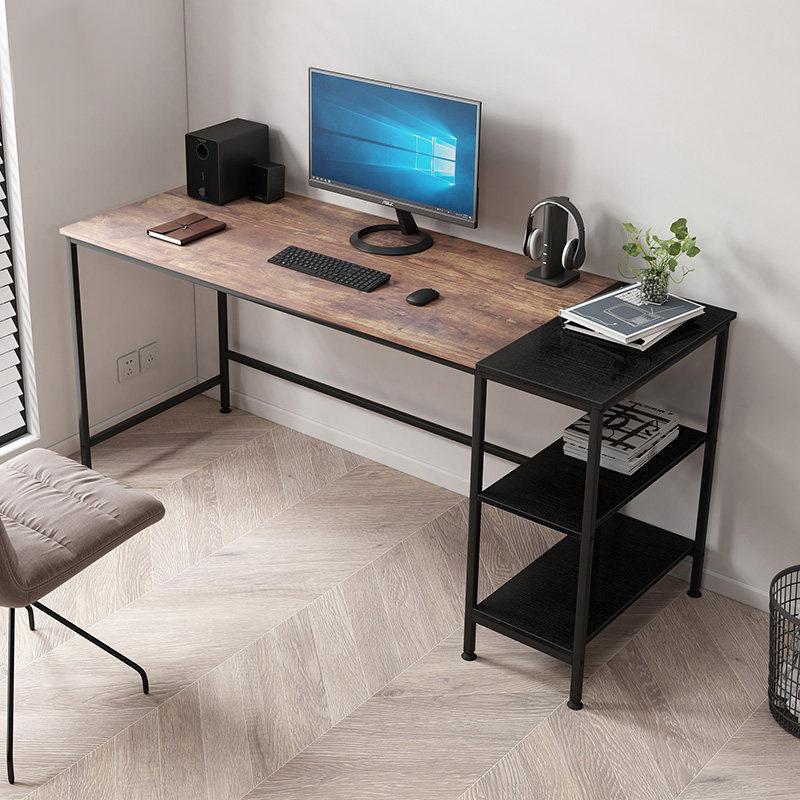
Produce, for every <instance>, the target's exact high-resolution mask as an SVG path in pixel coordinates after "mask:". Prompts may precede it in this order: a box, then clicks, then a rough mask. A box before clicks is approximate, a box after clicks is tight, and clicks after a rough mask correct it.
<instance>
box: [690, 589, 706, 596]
mask: <svg viewBox="0 0 800 800" xmlns="http://www.w3.org/2000/svg"><path fill="white" fill-rule="evenodd" d="M686 594H688V595H689V597H702V596H703V593H702V592H701V591H700V590H699V589H689V591H688V592H686Z"/></svg>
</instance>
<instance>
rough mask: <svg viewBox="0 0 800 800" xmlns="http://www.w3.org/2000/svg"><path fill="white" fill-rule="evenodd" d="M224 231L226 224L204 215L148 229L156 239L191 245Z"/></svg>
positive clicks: (176, 220)
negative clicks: (196, 240)
mask: <svg viewBox="0 0 800 800" xmlns="http://www.w3.org/2000/svg"><path fill="white" fill-rule="evenodd" d="M224 229H225V223H224V222H220V221H219V220H218V219H209V218H208V217H206V216H205V215H203V214H187V215H186V216H185V217H178V219H174V220H172V222H165V223H164V224H163V225H156V226H155V227H154V228H148V229H147V233H148V235H150V236H152V237H153V238H154V239H163V240H164V241H165V242H171V243H172V244H189V242H193V241H194V240H195V239H202V238H203V236H208V235H209V234H210V233H216V232H217V231H221V230H224Z"/></svg>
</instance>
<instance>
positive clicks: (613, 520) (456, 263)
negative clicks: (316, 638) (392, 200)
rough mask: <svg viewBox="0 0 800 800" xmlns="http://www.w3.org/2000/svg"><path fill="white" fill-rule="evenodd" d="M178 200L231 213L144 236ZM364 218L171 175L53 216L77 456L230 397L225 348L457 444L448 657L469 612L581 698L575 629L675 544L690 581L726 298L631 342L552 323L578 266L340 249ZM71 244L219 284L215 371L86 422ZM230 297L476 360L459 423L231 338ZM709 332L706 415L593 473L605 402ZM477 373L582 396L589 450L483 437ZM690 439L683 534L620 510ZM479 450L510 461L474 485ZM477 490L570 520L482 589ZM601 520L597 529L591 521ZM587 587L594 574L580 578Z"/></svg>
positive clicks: (628, 596) (662, 564) (448, 241)
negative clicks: (524, 447)
mask: <svg viewBox="0 0 800 800" xmlns="http://www.w3.org/2000/svg"><path fill="white" fill-rule="evenodd" d="M190 211H200V212H203V213H205V214H207V215H209V216H212V217H215V218H218V219H221V220H224V221H225V222H226V223H227V224H228V228H227V229H226V230H225V231H223V232H221V233H219V234H215V235H213V236H209V237H208V238H206V239H201V240H199V241H197V242H194V243H192V244H189V245H186V246H184V247H178V246H175V245H171V244H169V243H167V242H162V241H159V240H157V239H152V238H150V237H149V236H148V235H147V233H146V229H147V228H148V227H150V226H152V225H157V224H159V223H162V222H167V221H169V220H171V219H175V218H176V217H179V216H181V215H183V214H186V213H188V212H190ZM377 222H380V220H379V219H377V218H375V217H371V216H368V215H366V214H361V213H358V212H356V211H351V210H348V209H344V208H340V207H338V206H334V205H330V204H327V203H322V202H319V201H316V200H310V199H308V198H304V197H298V196H294V195H288V196H287V197H286V198H285V199H283V200H281V201H280V202H277V203H273V204H271V205H262V204H260V203H255V202H251V201H248V200H240V201H237V202H235V203H231V204H229V205H226V206H223V207H221V208H217V207H215V206H209V205H205V204H202V203H200V202H197V201H193V200H190V199H189V198H187V197H186V195H185V193H184V190H183V189H175V190H173V191H171V192H166V193H165V194H160V195H156V196H155V197H151V198H149V199H147V200H143V201H142V202H139V203H132V204H131V205H128V206H124V207H123V208H119V209H116V210H114V211H109V212H107V213H105V214H100V215H99V216H97V217H94V218H93V219H90V220H86V221H85V222H78V223H75V224H74V225H68V226H67V227H65V228H62V230H61V233H62V234H64V236H65V237H66V238H67V242H68V257H69V264H70V268H71V276H72V295H73V299H74V321H75V344H76V348H75V351H76V358H77V383H78V394H79V401H80V428H79V430H80V443H81V460H82V461H83V463H84V464H86V465H87V466H91V448H92V446H93V445H95V444H97V443H98V442H102V441H104V440H105V439H108V438H109V437H111V436H114V435H115V434H117V433H120V432H121V431H124V430H126V429H127V428H130V427H131V426H132V425H136V424H138V423H139V422H142V421H143V420H145V419H148V418H149V417H152V416H154V415H155V414H157V413H159V412H160V411H164V410H166V409H167V408H171V407H172V406H175V405H177V404H178V403H180V402H182V401H183V400H186V399H188V398H190V397H193V396H194V395H197V394H200V393H201V392H205V391H208V390H209V389H211V388H212V387H216V386H219V387H220V405H221V408H220V410H221V411H222V412H229V411H230V384H229V364H230V362H231V361H234V362H237V363H239V364H244V365H245V366H248V367H252V368H254V369H257V370H260V371H262V372H265V373H267V374H269V375H275V376H277V377H279V378H282V379H284V380H288V381H292V382H294V383H298V384H300V385H301V386H306V387H308V388H311V389H314V390H316V391H319V392H322V393H324V394H327V395H330V396H332V397H336V398H339V399H340V400H344V401H347V402H349V403H353V404H355V405H357V406H360V407H362V408H367V409H369V410H371V411H374V412H377V413H379V414H383V415H385V416H387V417H391V418H392V419H396V420H400V421H401V422H404V423H407V424H409V425H413V426H415V427H418V428H422V429H423V430H426V431H429V432H431V433H434V434H437V435H438V436H442V437H444V438H446V439H450V440H452V441H456V442H460V443H461V444H464V445H471V447H472V454H471V467H470V499H469V530H468V542H467V565H466V591H465V613H464V650H463V654H462V657H463V658H465V659H466V660H468V661H471V660H474V659H475V658H476V651H475V635H476V626H477V625H480V626H482V627H486V628H490V629H492V630H494V631H496V632H497V633H500V634H502V635H504V636H507V637H510V638H512V639H516V640H517V641H520V642H522V643H524V644H526V645H528V646H530V647H533V648H536V649H538V650H541V651H542V652H545V653H548V654H549V655H551V656H553V657H555V658H559V659H561V660H562V661H565V662H567V663H569V664H571V680H570V693H569V703H568V705H569V707H570V708H573V709H580V708H582V707H583V702H582V699H581V698H582V691H583V675H584V664H585V652H586V645H587V643H588V642H589V641H590V640H591V639H592V638H593V637H594V636H596V635H597V634H598V633H599V632H600V631H602V630H603V629H604V628H605V627H606V626H607V625H608V624H610V623H611V622H612V621H613V620H614V619H615V618H616V617H617V616H619V615H620V614H621V613H622V612H623V611H625V609H626V608H628V607H629V606H630V605H631V603H633V602H635V601H636V600H637V599H638V598H639V597H641V596H642V595H643V594H644V593H645V592H647V591H648V590H649V588H650V587H652V586H654V585H655V584H656V583H657V582H658V581H659V580H660V579H661V578H662V577H663V576H664V575H666V574H667V573H668V572H669V571H670V570H671V569H673V568H674V567H675V565H676V564H678V563H679V562H680V561H681V560H683V559H684V558H685V557H686V556H691V557H692V579H691V583H690V587H689V594H690V595H691V596H692V597H699V596H700V594H701V592H700V588H701V579H702V571H703V563H704V556H705V541H706V533H707V529H708V515H709V509H710V503H711V488H712V482H713V474H714V461H715V452H716V441H717V433H718V428H719V420H720V409H721V403H722V388H723V378H724V373H725V361H726V352H727V341H728V329H729V327H730V325H731V323H732V322H733V320H734V319H735V318H736V314H735V312H733V311H728V310H726V309H722V308H716V307H714V306H709V305H706V307H705V313H704V314H703V315H702V316H701V317H698V318H696V319H694V320H691V321H690V322H688V323H686V324H685V325H683V326H681V327H680V329H678V330H677V331H675V332H673V333H672V334H670V336H668V337H666V338H665V339H664V340H663V341H662V342H659V343H658V344H657V345H656V346H654V347H653V348H652V349H650V350H648V351H647V353H639V352H637V351H636V350H631V349H629V348H624V347H620V346H618V345H609V344H607V343H600V342H597V341H596V340H594V339H590V338H589V337H583V336H579V335H576V334H571V333H568V332H565V331H564V330H563V327H562V326H561V325H560V324H559V323H558V321H557V320H556V319H555V316H556V314H557V312H558V310H559V309H560V308H562V307H563V306H566V305H571V304H573V303H576V302H579V301H581V300H585V299H587V298H588V297H590V296H591V295H593V294H596V293H598V292H601V291H603V290H604V289H606V288H607V287H608V286H609V285H611V284H612V281H611V280H610V279H608V278H603V277H600V276H598V275H593V274H591V273H588V272H586V273H582V275H581V279H580V280H579V281H576V282H574V283H572V284H570V285H569V286H567V287H565V288H563V289H552V288H550V287H547V286H543V285H542V284H539V283H531V282H529V281H526V280H525V279H524V277H523V275H524V273H525V271H526V269H527V268H528V266H529V261H528V260H527V259H526V258H525V257H524V256H522V255H518V254H515V253H510V252H507V251H505V250H497V249H495V248H493V247H486V246H485V245H480V244H475V243H473V242H469V241H467V240H465V239H458V238H456V237H453V236H447V235H445V234H438V233H436V234H433V237H434V241H435V247H434V248H432V249H431V250H427V251H425V252H423V253H419V254H416V255H413V256H403V257H398V258H391V257H388V256H375V255H370V254H367V253H362V252H359V251H356V250H353V249H352V248H351V247H350V245H349V243H348V237H349V235H350V233H351V232H352V231H354V230H356V229H358V228H362V227H364V226H366V225H369V224H374V223H377ZM78 245H83V246H86V247H89V248H92V249H95V250H100V251H101V252H105V253H108V254H110V255H114V256H119V257H121V258H125V259H127V260H128V261H131V262H132V263H135V264H140V265H142V266H146V267H150V268H152V269H157V270H160V271H161V272H165V273H167V274H168V275H173V276H175V277H177V278H182V279H184V280H188V281H191V282H192V283H196V284H198V285H200V286H206V287H208V288H210V289H213V290H215V291H216V292H217V309H218V326H219V327H218V330H219V374H217V375H215V376H214V377H212V378H208V379H207V380H203V381H200V382H199V383H198V384H197V385H196V386H195V387H193V388H191V389H189V390H187V391H185V392H182V393H180V394H178V395H176V396H174V397H172V398H170V399H168V400H165V401H163V402H161V403H158V404H157V405H154V406H153V407H152V408H149V409H147V410H146V411H143V412H141V413H139V414H135V415H134V416H132V417H130V418H129V419H127V420H124V421H123V422H120V423H118V424H116V425H112V426H110V427H108V428H105V429H104V430H102V431H100V432H98V433H94V434H91V433H90V430H89V416H88V406H87V395H86V364H85V358H84V350H83V327H82V323H81V298H80V282H79V275H78ZM288 245H297V246H300V247H305V248H308V249H310V250H316V251H318V252H322V253H326V254H329V255H332V256H337V257H339V258H343V259H348V260H352V261H354V262H356V263H359V264H364V265H365V266H371V267H375V268H377V269H381V270H384V271H386V272H391V274H392V279H391V283H389V284H388V285H384V286H381V287H380V288H378V289H377V290H375V291H374V292H371V293H369V294H364V293H362V292H357V291H355V290H354V289H350V288H347V287H345V286H338V285H337V284H333V283H329V282H327V281H323V280H320V279H318V278H312V277H309V276H306V275H303V274H301V273H297V272H294V271H292V270H289V269H286V268H285V267H279V266H276V265H273V264H270V263H268V261H267V259H268V258H270V257H271V256H272V255H274V254H275V253H277V252H279V251H280V250H282V249H283V248H284V247H286V246H288ZM427 286H432V287H433V288H435V289H438V290H439V291H440V292H441V298H440V299H439V300H437V301H435V302H434V303H432V304H430V305H428V306H424V307H421V308H417V307H414V306H410V305H408V304H407V303H406V301H405V298H406V295H408V294H409V293H410V292H412V291H413V290H415V289H420V288H423V287H427ZM229 295H231V296H234V297H238V298H241V299H244V300H249V301H251V302H254V303H258V304H259V305H263V306H266V307H268V308H272V309H275V310H277V311H282V312H284V313H287V314H292V315H294V316H297V317H301V318H303V319H307V320H310V321H312V322H316V323H318V324H320V325H326V326H328V327H330V328H335V329H337V330H341V331H345V332H346V333H350V334H353V335H354V336H359V337H362V338H364V339H368V340H370V341H373V342H377V343H378V344H382V345H385V346H387V347H393V348H396V349H398V350H402V351H404V352H407V353H411V354H413V355H416V356H419V357H420V358H426V359H429V360H432V361H435V362H437V363H440V364H443V365H445V366H448V367H451V368H453V369H458V370H462V371H465V372H468V373H471V374H473V375H474V376H475V377H474V382H473V406H472V409H473V410H472V434H471V435H469V434H467V433H464V432H461V431H457V430H453V429H452V428H447V427H445V426H443V425H440V424H438V423H436V422H433V421H431V420H426V419H423V418H421V417H417V416H414V415H412V414H409V413H407V412H405V411H402V410H399V409H396V408H392V407H390V406H386V405H383V404H381V403H377V402H375V401H374V400H370V399H368V398H365V397H361V396H359V395H356V394H353V393H351V392H347V391H344V390H342V389H339V388H336V387H334V386H330V385H328V384H325V383H322V382H320V381H317V380H315V379H314V378H312V377H307V376H304V375H299V374H297V373H294V372H290V371H288V370H285V369H283V368H281V367H279V366H276V365H274V364H268V363H266V362H264V361H261V360H259V359H257V358H253V357H252V356H248V355H245V354H243V353H238V352H236V351H234V350H231V349H230V348H229V346H228V311H227V298H228V296H229ZM712 339H714V340H716V346H715V355H714V367H713V373H712V380H711V387H710V397H709V410H708V419H707V424H706V430H705V431H700V430H694V429H692V428H689V427H686V426H680V432H679V435H678V437H677V439H675V441H674V442H672V443H671V444H669V446H668V447H665V448H663V449H662V450H660V451H659V452H658V453H657V454H656V455H654V456H653V457H652V458H651V459H650V460H649V461H648V462H647V464H645V465H644V467H642V469H640V470H638V471H637V472H636V473H635V474H633V475H630V476H627V475H619V474H617V473H615V472H613V471H609V470H606V471H601V469H600V450H601V433H602V420H603V414H604V413H605V411H606V410H608V409H609V408H611V407H612V405H613V404H614V403H615V402H617V401H618V400H619V399H621V398H623V397H628V396H630V395H631V393H632V392H634V391H636V390H637V389H638V388H639V387H641V386H643V385H644V384H646V383H647V382H649V381H650V380H652V379H653V378H654V377H656V376H657V375H659V374H661V373H662V372H663V371H664V370H666V369H669V368H670V367H671V366H673V365H674V364H676V363H678V362H679V361H680V360H682V359H683V358H684V357H686V356H687V355H689V354H690V353H692V352H694V351H695V350H697V348H699V347H701V346H703V345H704V344H705V343H706V342H709V341H711V340H712ZM489 381H492V382H495V383H500V384H503V385H506V386H510V387H512V388H515V389H517V390H520V391H524V392H527V393H529V394H534V395H537V396H540V397H545V398H547V399H549V400H553V401H555V402H559V403H562V404H564V405H567V406H570V407H572V408H575V409H580V410H582V411H588V412H589V414H590V420H591V425H590V432H589V448H588V455H587V463H586V466H584V465H582V464H581V463H580V462H579V461H576V459H573V458H571V457H569V456H567V455H565V454H564V453H563V450H562V443H561V441H560V439H559V440H558V441H556V442H554V443H553V444H552V445H551V446H550V447H547V448H545V449H544V450H543V451H541V452H540V453H538V454H535V455H533V456H531V457H528V456H524V455H521V454H520V453H517V452H515V451H513V450H509V449H506V448H504V447H499V446H498V445H496V444H491V443H488V442H486V441H485V419H486V390H487V383H488V382H489ZM700 447H704V449H705V454H704V457H703V470H702V478H701V481H700V494H699V502H698V513H697V525H696V529H695V536H694V539H690V538H688V537H686V536H681V535H678V534H676V533H674V532H672V531H667V530H664V529H661V528H658V527H657V526H655V525H651V524H649V523H647V522H644V521H642V520H638V519H634V518H631V517H628V516H627V515H625V514H623V513H621V511H620V509H622V508H623V507H624V506H625V505H626V504H627V503H628V502H629V501H630V500H631V499H633V498H634V497H636V496H637V495H638V494H639V493H641V492H642V491H644V490H645V489H646V488H647V487H648V486H650V485H651V484H652V483H654V482H655V481H656V480H659V479H660V478H661V477H662V476H664V475H666V474H667V472H669V471H670V470H671V469H672V468H673V467H675V466H676V465H677V464H679V463H681V462H682V461H683V460H684V459H685V458H687V457H688V456H689V455H691V454H692V453H693V452H695V451H696V450H697V449H698V448H700ZM486 453H490V454H493V455H497V456H500V457H501V458H505V459H508V460H509V461H512V462H515V463H516V464H518V465H520V466H517V467H515V468H514V469H513V470H512V471H511V472H510V473H509V474H508V475H506V476H504V477H503V478H501V479H500V480H499V481H497V482H495V483H494V484H493V485H491V486H488V487H484V486H483V461H484V454H486ZM484 504H488V505H494V506H496V507H498V508H501V509H503V510H504V511H506V512H508V513H511V514H516V515H517V516H521V517H523V518H525V519H529V520H533V521H534V522H537V523H539V524H542V525H545V526H547V527H548V528H552V529H555V530H559V531H561V532H562V533H565V534H566V536H565V537H564V538H563V539H562V540H561V541H560V542H559V543H558V544H557V545H556V546H555V547H552V548H550V549H549V550H547V551H546V552H545V553H544V554H543V555H542V556H541V557H540V558H538V559H537V560H536V561H534V562H533V563H532V564H530V565H528V566H527V567H526V568H524V569H523V570H522V571H521V572H520V573H518V574H517V575H515V576H514V577H512V578H511V579H510V580H508V581H507V582H506V583H505V584H504V585H503V586H501V587H500V588H498V589H496V590H495V591H494V592H493V593H492V594H491V595H490V596H489V597H487V598H485V599H483V600H481V601H480V602H479V599H480V598H479V596H478V574H479V564H480V529H481V507H482V505H484ZM601 526H602V529H603V534H602V536H598V537H596V533H597V531H598V530H599V529H600V528H601ZM595 551H597V552H598V553H599V555H598V556H597V557H596V556H595ZM592 586H596V587H598V589H597V591H595V592H594V593H593V592H592Z"/></svg>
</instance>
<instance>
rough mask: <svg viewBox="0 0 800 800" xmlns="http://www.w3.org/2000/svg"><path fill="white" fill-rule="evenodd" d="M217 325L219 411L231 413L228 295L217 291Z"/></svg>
mask: <svg viewBox="0 0 800 800" xmlns="http://www.w3.org/2000/svg"><path fill="white" fill-rule="evenodd" d="M217 326H218V333H219V374H220V377H221V379H222V382H221V383H220V385H219V413H220V414H230V413H231V384H230V377H229V373H230V369H229V365H230V361H229V360H228V295H227V294H225V292H217Z"/></svg>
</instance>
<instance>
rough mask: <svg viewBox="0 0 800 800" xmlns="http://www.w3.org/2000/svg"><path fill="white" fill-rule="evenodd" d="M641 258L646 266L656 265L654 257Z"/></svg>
mask: <svg viewBox="0 0 800 800" xmlns="http://www.w3.org/2000/svg"><path fill="white" fill-rule="evenodd" d="M642 258H643V259H644V260H645V261H646V262H647V263H648V264H655V263H656V257H655V256H642Z"/></svg>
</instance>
